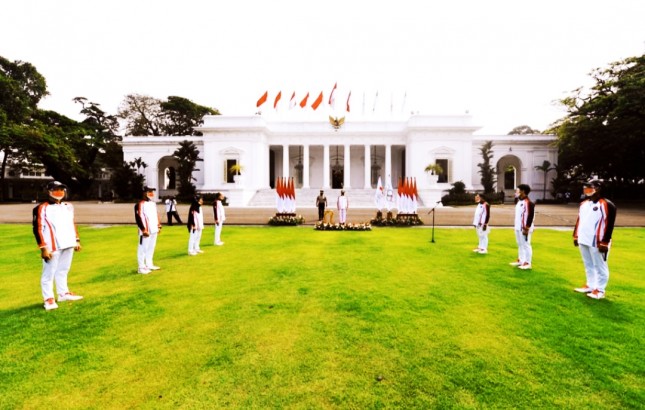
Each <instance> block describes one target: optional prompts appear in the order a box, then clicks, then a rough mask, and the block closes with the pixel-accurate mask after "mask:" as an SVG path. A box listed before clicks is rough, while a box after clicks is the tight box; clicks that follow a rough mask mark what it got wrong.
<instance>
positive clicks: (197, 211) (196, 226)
mask: <svg viewBox="0 0 645 410" xmlns="http://www.w3.org/2000/svg"><path fill="white" fill-rule="evenodd" d="M203 203H204V200H203V199H202V197H201V196H200V195H195V198H194V199H193V202H192V203H191V204H190V209H189V210H188V224H187V227H188V235H189V236H188V254H189V255H190V256H195V255H197V254H198V253H204V251H202V250H201V248H200V246H199V244H200V242H201V240H202V232H204V214H203V213H202V204H203Z"/></svg>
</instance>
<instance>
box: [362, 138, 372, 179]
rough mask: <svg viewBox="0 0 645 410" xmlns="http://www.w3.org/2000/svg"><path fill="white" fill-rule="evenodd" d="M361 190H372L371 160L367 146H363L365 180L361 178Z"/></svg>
mask: <svg viewBox="0 0 645 410" xmlns="http://www.w3.org/2000/svg"><path fill="white" fill-rule="evenodd" d="M363 188H364V189H370V188H372V158H371V157H370V146H369V145H365V178H363Z"/></svg>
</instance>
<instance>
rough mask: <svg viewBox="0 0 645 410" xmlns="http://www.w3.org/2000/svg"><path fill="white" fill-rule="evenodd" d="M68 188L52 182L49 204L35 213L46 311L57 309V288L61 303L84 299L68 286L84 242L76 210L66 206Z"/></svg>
mask: <svg viewBox="0 0 645 410" xmlns="http://www.w3.org/2000/svg"><path fill="white" fill-rule="evenodd" d="M66 189H67V186H65V185H64V184H62V183H60V182H58V181H52V182H49V183H48V184H47V194H48V198H47V201H45V202H42V203H41V204H39V205H38V206H37V207H35V208H34V210H33V212H32V216H33V218H32V227H33V232H34V237H35V238H36V243H38V247H39V248H40V257H41V259H42V260H43V271H42V274H41V277H40V288H41V291H42V295H43V300H44V301H45V305H44V307H45V310H52V309H56V308H57V307H58V305H57V304H56V301H55V300H54V295H55V294H54V284H56V292H57V293H58V301H59V302H64V301H70V300H79V299H83V296H79V295H76V294H74V293H73V292H71V291H70V290H69V288H68V286H67V276H68V274H69V270H70V268H71V267H72V259H73V257H74V251H80V250H81V240H80V238H79V236H78V230H77V229H76V224H75V223H74V206H72V204H70V203H69V202H62V201H63V199H64V198H65V194H66Z"/></svg>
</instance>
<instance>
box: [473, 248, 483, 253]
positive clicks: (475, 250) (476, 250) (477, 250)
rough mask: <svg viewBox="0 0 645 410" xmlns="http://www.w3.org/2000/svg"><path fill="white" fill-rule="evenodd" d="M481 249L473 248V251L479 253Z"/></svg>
mask: <svg viewBox="0 0 645 410" xmlns="http://www.w3.org/2000/svg"><path fill="white" fill-rule="evenodd" d="M479 251H481V249H479V248H476V249H473V252H475V253H477V252H479Z"/></svg>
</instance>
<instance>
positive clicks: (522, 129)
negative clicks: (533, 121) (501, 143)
mask: <svg viewBox="0 0 645 410" xmlns="http://www.w3.org/2000/svg"><path fill="white" fill-rule="evenodd" d="M530 134H540V131H539V130H536V129H534V128H531V127H529V126H528V125H519V126H517V127H515V128H513V129H512V130H510V131H509V132H508V135H530Z"/></svg>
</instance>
